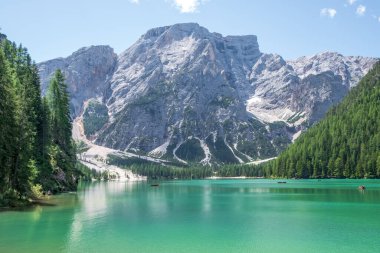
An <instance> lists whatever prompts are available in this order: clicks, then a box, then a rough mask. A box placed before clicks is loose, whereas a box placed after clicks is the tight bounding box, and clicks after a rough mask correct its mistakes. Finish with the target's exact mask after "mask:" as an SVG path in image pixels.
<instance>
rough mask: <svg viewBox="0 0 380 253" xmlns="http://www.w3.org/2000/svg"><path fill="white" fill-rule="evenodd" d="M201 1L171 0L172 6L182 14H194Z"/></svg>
mask: <svg viewBox="0 0 380 253" xmlns="http://www.w3.org/2000/svg"><path fill="white" fill-rule="evenodd" d="M201 1H202V0H173V2H174V5H175V6H176V7H177V8H178V9H179V11H180V12H182V13H193V12H196V11H197V9H198V7H199V5H200V4H201Z"/></svg>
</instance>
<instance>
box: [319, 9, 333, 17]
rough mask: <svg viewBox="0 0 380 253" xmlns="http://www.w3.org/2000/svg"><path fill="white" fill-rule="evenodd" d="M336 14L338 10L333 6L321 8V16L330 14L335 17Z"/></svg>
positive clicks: (329, 15)
mask: <svg viewBox="0 0 380 253" xmlns="http://www.w3.org/2000/svg"><path fill="white" fill-rule="evenodd" d="M335 15H336V10H335V9H332V8H323V9H322V10H321V16H328V17H330V18H334V17H335Z"/></svg>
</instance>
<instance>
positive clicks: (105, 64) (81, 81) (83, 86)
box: [38, 46, 117, 117]
mask: <svg viewBox="0 0 380 253" xmlns="http://www.w3.org/2000/svg"><path fill="white" fill-rule="evenodd" d="M116 61H117V55H116V54H115V53H114V51H113V49H112V48H111V47H109V46H91V47H85V48H81V49H79V50H78V51H76V52H75V53H73V54H72V55H70V56H69V57H67V58H58V59H53V60H50V61H46V62H43V63H40V64H38V68H39V73H40V78H41V86H42V94H45V93H46V91H47V88H48V85H49V82H50V79H51V78H52V77H53V75H54V72H55V70H57V69H61V70H62V71H63V73H64V75H65V77H66V82H67V83H68V88H69V92H70V96H71V104H70V106H71V112H72V116H73V117H76V116H78V115H79V114H80V112H81V110H82V109H83V103H84V101H86V100H87V99H90V98H97V97H103V96H104V95H105V94H106V92H107V89H108V80H109V78H110V77H111V76H112V74H113V72H114V69H115V66H116Z"/></svg>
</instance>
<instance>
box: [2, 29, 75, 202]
mask: <svg viewBox="0 0 380 253" xmlns="http://www.w3.org/2000/svg"><path fill="white" fill-rule="evenodd" d="M0 133H1V135H0V206H12V205H18V204H21V203H26V202H28V199H29V198H38V197H40V195H41V194H42V192H43V191H51V192H58V191H62V190H72V189H75V188H76V178H77V172H76V169H75V164H76V156H75V147H74V143H73V141H72V138H71V122H70V114H69V95H68V92H67V87H66V84H65V82H64V77H63V75H62V73H61V72H60V71H59V70H58V71H57V72H56V73H55V76H54V77H53V78H52V80H51V83H50V87H49V91H48V94H47V95H46V96H45V97H43V98H42V97H41V90H40V81H39V76H38V70H37V67H36V65H35V63H34V62H33V61H32V59H31V57H30V55H29V54H28V52H27V49H26V48H24V47H22V46H21V45H20V46H17V45H16V44H15V43H12V42H10V41H9V40H7V39H6V37H5V36H4V35H2V36H0Z"/></svg>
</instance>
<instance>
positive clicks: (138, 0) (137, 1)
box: [129, 0, 140, 4]
mask: <svg viewBox="0 0 380 253" xmlns="http://www.w3.org/2000/svg"><path fill="white" fill-rule="evenodd" d="M129 2H131V3H133V4H139V3H140V0H129Z"/></svg>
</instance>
